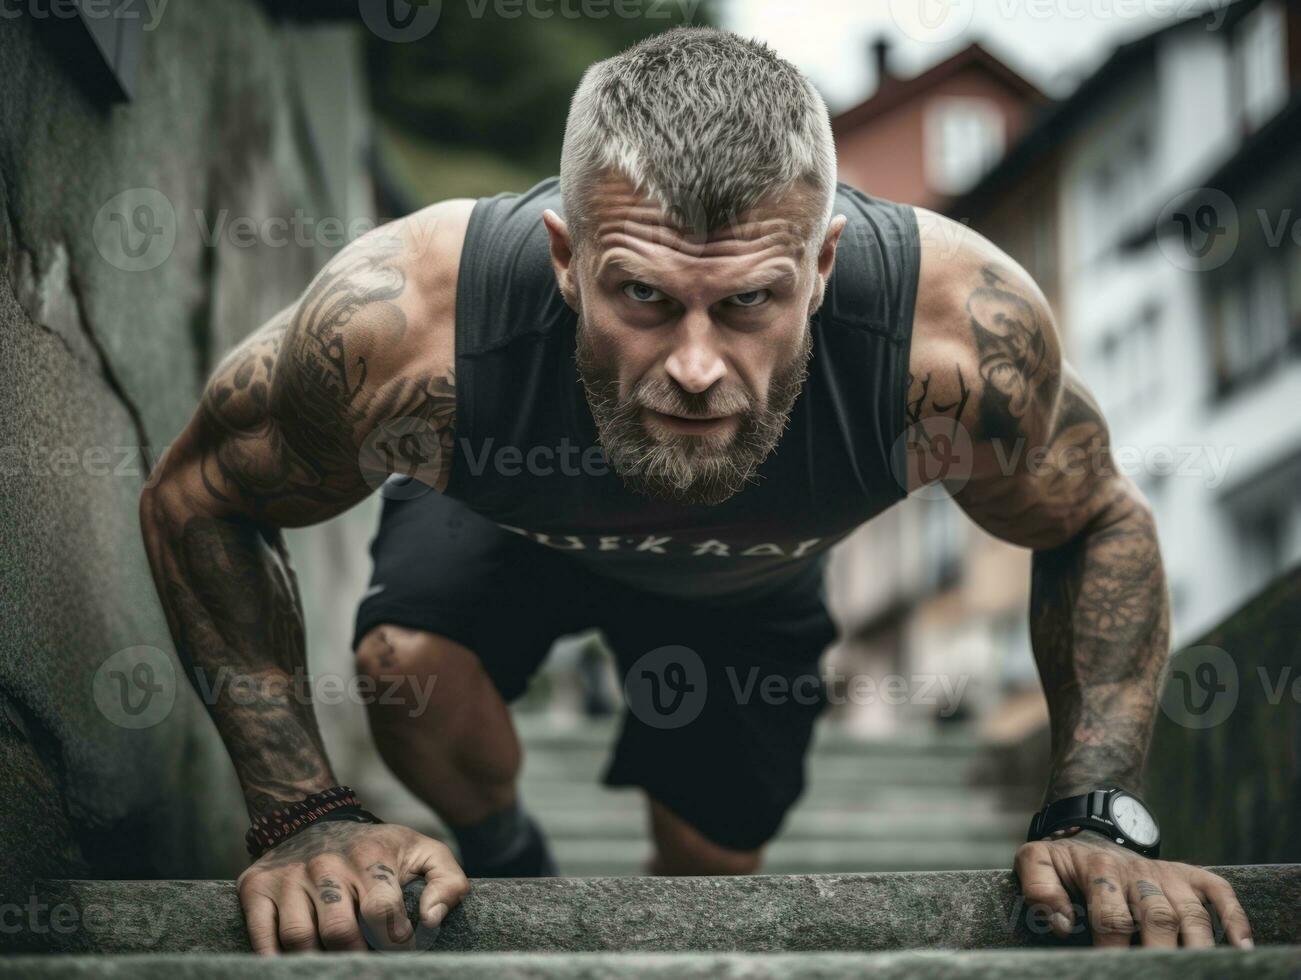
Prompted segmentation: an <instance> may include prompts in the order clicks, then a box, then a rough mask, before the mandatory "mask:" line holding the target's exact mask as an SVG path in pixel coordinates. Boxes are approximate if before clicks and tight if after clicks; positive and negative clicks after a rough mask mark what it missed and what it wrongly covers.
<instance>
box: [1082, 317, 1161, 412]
mask: <svg viewBox="0 0 1301 980" xmlns="http://www.w3.org/2000/svg"><path fill="white" fill-rule="evenodd" d="M1164 348H1165V338H1164V332H1163V326H1162V321H1161V308H1160V306H1158V305H1157V303H1156V302H1149V303H1146V304H1144V306H1143V307H1142V309H1141V310H1140V311H1139V313H1138V315H1137V316H1136V317H1135V318H1134V319H1133V320H1131V321H1130V322H1129V323H1128V324H1126V325H1125V326H1124V327H1122V328H1121V329H1119V330H1113V331H1111V332H1109V333H1108V334H1107V335H1106V336H1104V337H1103V338H1102V342H1101V344H1100V345H1099V350H1098V357H1099V359H1100V360H1101V362H1102V368H1103V370H1102V378H1101V384H1100V385H1099V388H1100V394H1099V397H1100V398H1101V399H1102V401H1103V403H1104V405H1105V406H1106V409H1107V416H1108V417H1109V418H1111V419H1113V421H1116V422H1119V421H1120V420H1122V419H1124V418H1126V417H1129V416H1135V415H1138V414H1140V413H1142V412H1144V411H1150V410H1151V409H1152V408H1153V407H1154V406H1155V405H1157V404H1158V403H1159V402H1160V399H1161V390H1162V381H1163V379H1162V368H1163V366H1164V364H1165V361H1164V355H1165V349H1164Z"/></svg>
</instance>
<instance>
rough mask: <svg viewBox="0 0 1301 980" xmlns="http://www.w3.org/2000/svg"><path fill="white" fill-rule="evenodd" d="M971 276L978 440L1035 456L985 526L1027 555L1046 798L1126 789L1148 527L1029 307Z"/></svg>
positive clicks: (1133, 751)
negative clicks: (1041, 697) (1046, 749)
mask: <svg viewBox="0 0 1301 980" xmlns="http://www.w3.org/2000/svg"><path fill="white" fill-rule="evenodd" d="M983 279H984V282H983V284H982V285H981V286H979V287H978V288H976V289H975V291H974V292H973V293H972V295H971V297H970V299H969V301H968V304H967V310H968V313H969V315H970V320H971V328H972V331H973V333H974V337H975V342H976V349H977V351H978V353H979V358H980V379H981V381H982V382H983V392H982V396H981V399H980V405H979V418H978V425H979V428H980V436H981V437H982V438H983V439H985V440H988V441H990V442H992V443H997V442H999V441H1000V440H1001V441H1002V442H1003V447H1002V448H1003V450H1004V458H1013V455H1014V453H1013V444H1014V443H1016V442H1017V441H1018V440H1020V441H1022V442H1023V443H1024V442H1026V441H1029V442H1031V443H1033V444H1034V446H1032V447H1030V448H1034V447H1035V446H1037V447H1040V448H1041V449H1042V452H1041V453H1039V454H1034V455H1033V458H1035V459H1036V460H1037V461H1038V462H1037V463H1036V467H1035V471H1034V472H1033V473H1028V474H1025V482H1023V483H1017V484H1009V486H1015V487H1022V488H1025V487H1028V488H1031V489H1029V490H1025V489H1021V490H1016V491H1013V492H1010V493H1009V494H1008V498H1006V499H1005V500H1004V503H1003V505H1002V506H1001V507H997V508H991V510H993V511H995V512H996V513H992V514H988V515H986V516H987V518H988V522H987V526H996V527H997V526H999V525H1002V526H1003V529H1004V530H1006V531H1007V532H1008V536H1009V537H1013V538H1014V539H1017V540H1020V541H1021V542H1022V543H1026V544H1029V545H1031V546H1032V547H1035V548H1036V549H1038V550H1036V551H1035V556H1034V562H1033V573H1032V584H1031V597H1030V619H1031V623H1030V628H1031V639H1032V642H1033V646H1034V653H1035V659H1036V661H1037V662H1038V664H1039V673H1040V677H1041V679H1042V681H1043V685H1044V691H1045V694H1046V696H1047V698H1048V704H1049V708H1050V712H1051V717H1052V720H1051V730H1052V747H1053V748H1052V751H1053V766H1052V772H1051V774H1050V777H1049V786H1048V797H1049V798H1050V799H1056V798H1060V797H1063V796H1070V795H1074V794H1077V793H1080V792H1084V791H1086V790H1088V789H1090V788H1093V787H1096V786H1098V785H1100V784H1103V783H1115V784H1118V785H1121V786H1125V787H1128V788H1130V789H1132V790H1134V791H1138V789H1139V784H1140V782H1141V778H1142V771H1143V763H1144V760H1145V758H1146V755H1147V748H1148V743H1149V741H1150V739H1151V733H1152V725H1153V722H1154V720H1155V713H1156V701H1157V690H1158V684H1159V681H1160V676H1161V670H1162V668H1163V666H1164V664H1165V661H1166V655H1167V652H1168V649H1167V648H1168V644H1169V635H1170V629H1169V608H1168V601H1167V597H1166V585H1165V576H1164V573H1163V571H1162V566H1161V555H1160V550H1159V547H1158V544H1157V536H1156V528H1155V525H1154V524H1153V521H1152V517H1151V513H1150V511H1149V510H1148V509H1147V507H1145V506H1144V505H1143V503H1142V501H1141V499H1140V498H1139V497H1138V496H1137V495H1136V493H1135V491H1134V490H1133V489H1132V487H1131V486H1130V484H1129V483H1128V481H1126V480H1125V479H1124V478H1123V477H1122V476H1121V475H1120V474H1119V473H1117V472H1116V470H1115V467H1114V463H1113V461H1112V457H1111V453H1110V449H1109V446H1108V436H1107V427H1106V423H1105V422H1104V421H1103V418H1102V416H1101V414H1100V413H1099V411H1098V409H1097V407H1096V406H1095V405H1094V403H1093V402H1092V400H1091V399H1090V398H1089V395H1088V393H1087V391H1086V390H1085V389H1084V388H1083V387H1082V386H1081V385H1080V384H1079V383H1078V382H1077V381H1076V380H1075V379H1074V378H1073V377H1071V376H1070V375H1069V374H1066V375H1063V374H1062V373H1061V372H1059V371H1058V370H1057V368H1056V361H1057V359H1056V358H1055V357H1054V356H1051V355H1050V351H1049V336H1050V333H1049V330H1048V313H1047V311H1046V310H1045V309H1044V308H1043V304H1042V302H1041V301H1039V300H1037V299H1036V298H1034V297H1032V296H1029V295H1022V294H1021V292H1020V291H1019V290H1018V289H1017V288H1016V287H1015V286H1014V285H1012V284H1011V283H1010V281H1009V277H1007V276H1004V275H1003V274H1002V273H1001V272H1000V271H998V270H996V269H990V268H987V269H985V270H984V271H983ZM1019 458H1020V459H1022V460H1023V461H1024V460H1029V459H1030V458H1032V454H1031V453H1030V452H1026V453H1024V454H1021V455H1020V457H1019ZM1027 465H1028V463H1027ZM1064 529H1069V530H1064ZM1064 534H1069V535H1070V540H1068V541H1066V543H1064V544H1061V543H1059V542H1060V541H1061V540H1062V539H1063V535H1064Z"/></svg>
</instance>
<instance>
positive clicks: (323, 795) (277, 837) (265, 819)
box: [244, 786, 384, 859]
mask: <svg viewBox="0 0 1301 980" xmlns="http://www.w3.org/2000/svg"><path fill="white" fill-rule="evenodd" d="M329 820H352V821H355V822H357V823H383V822H384V821H383V820H380V819H379V817H377V816H375V815H374V814H373V813H370V812H369V811H367V810H363V809H362V808H361V804H360V803H359V802H357V794H355V793H354V792H353V791H352V787H350V786H331V787H330V788H329V789H325V790H322V791H321V792H319V793H313V794H312V795H311V796H309V797H307V798H306V799H303V800H297V801H295V802H293V803H290V804H289V805H288V806H284V807H281V808H280V809H278V810H272V811H271V812H270V813H267V814H264V815H262V816H260V817H257V818H256V819H254V821H253V826H251V827H249V829H248V833H247V834H245V835H244V842H245V843H246V844H247V845H248V853H249V855H250V856H251V857H253V858H254V859H257V858H260V857H261V856H262V855H263V854H265V853H266V852H267V851H269V850H271V848H273V847H275V846H276V845H277V844H280V843H283V842H284V841H286V840H288V839H289V838H290V837H293V836H294V835H295V834H297V833H298V832H299V831H301V830H306V829H307V828H308V827H310V826H311V825H312V824H314V823H317V822H320V821H329Z"/></svg>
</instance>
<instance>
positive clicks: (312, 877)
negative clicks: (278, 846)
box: [307, 858, 366, 952]
mask: <svg viewBox="0 0 1301 980" xmlns="http://www.w3.org/2000/svg"><path fill="white" fill-rule="evenodd" d="M307 869H308V874H309V879H308V883H307V891H308V894H309V895H310V896H311V898H312V904H313V906H314V907H315V908H316V930H317V932H318V933H319V935H320V937H321V945H322V946H324V947H325V948H326V949H330V950H339V951H352V952H360V951H362V950H365V949H366V940H365V939H364V938H363V937H362V934H361V926H359V925H358V924H357V907H356V895H355V892H354V889H353V882H352V879H351V876H350V875H349V873H348V870H347V868H346V867H344V866H343V864H342V862H340V861H338V860H337V859H334V858H332V859H329V860H324V861H322V860H314V861H311V862H309V863H308V865H307Z"/></svg>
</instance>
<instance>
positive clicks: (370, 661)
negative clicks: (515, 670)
mask: <svg viewBox="0 0 1301 980" xmlns="http://www.w3.org/2000/svg"><path fill="white" fill-rule="evenodd" d="M357 672H358V674H360V675H361V676H362V677H363V678H366V679H368V680H369V681H370V682H371V685H372V690H371V691H370V692H369V693H370V694H371V695H372V696H371V697H370V698H369V700H368V706H369V707H370V708H371V715H372V718H375V717H377V716H378V717H381V718H383V717H396V716H405V717H407V718H410V719H422V720H423V721H424V722H425V723H426V724H435V725H448V724H452V723H454V722H455V721H456V719H458V718H461V717H465V716H468V715H471V714H474V713H475V712H486V711H487V710H488V709H489V708H490V707H492V706H493V702H494V701H496V702H499V701H500V697H499V696H498V695H497V692H496V689H495V688H494V687H493V685H492V682H491V680H489V678H488V676H487V674H486V673H485V672H484V669H483V665H482V664H480V663H479V660H478V658H477V657H476V656H475V655H474V654H473V653H472V652H471V651H470V650H468V649H467V648H466V647H464V646H463V645H461V644H460V643H457V642H456V641H455V640H451V639H448V638H447V637H445V636H439V635H438V634H435V633H429V632H426V631H424V630H413V629H407V628H406V627H402V626H391V625H387V624H385V625H381V626H376V627H375V628H374V629H372V630H370V632H368V633H367V634H366V635H365V636H364V637H363V638H362V640H361V642H360V643H359V644H358V645H357ZM503 710H504V708H503Z"/></svg>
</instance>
